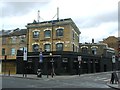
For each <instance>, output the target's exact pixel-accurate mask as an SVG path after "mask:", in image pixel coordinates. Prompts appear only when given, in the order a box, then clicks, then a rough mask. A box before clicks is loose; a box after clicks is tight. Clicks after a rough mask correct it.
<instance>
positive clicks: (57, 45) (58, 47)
mask: <svg viewBox="0 0 120 90" xmlns="http://www.w3.org/2000/svg"><path fill="white" fill-rule="evenodd" d="M56 51H63V43H57V44H56Z"/></svg>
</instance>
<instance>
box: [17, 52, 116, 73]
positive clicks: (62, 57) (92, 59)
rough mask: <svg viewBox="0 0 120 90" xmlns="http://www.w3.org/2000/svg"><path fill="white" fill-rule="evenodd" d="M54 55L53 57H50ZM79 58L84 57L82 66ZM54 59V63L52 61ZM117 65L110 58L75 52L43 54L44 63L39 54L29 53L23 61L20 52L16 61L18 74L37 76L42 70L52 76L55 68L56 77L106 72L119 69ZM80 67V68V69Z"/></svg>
mask: <svg viewBox="0 0 120 90" xmlns="http://www.w3.org/2000/svg"><path fill="white" fill-rule="evenodd" d="M50 53H52V56H51V55H50ZM78 56H81V57H82V61H81V64H79V62H78ZM52 59H53V61H52ZM116 65H117V63H115V64H112V60H111V58H109V57H103V56H93V55H82V54H79V53H73V52H43V62H42V63H40V62H39V53H37V52H36V53H33V52H29V53H28V60H27V61H23V52H22V51H18V54H17V60H16V73H18V74H19V73H23V72H24V73H25V72H26V73H29V74H36V73H37V70H38V68H41V70H42V73H43V74H51V71H52V70H53V68H54V72H55V74H56V75H65V74H69V75H72V74H78V73H79V72H80V73H81V74H84V73H96V72H106V71H112V70H113V69H117V67H116ZM79 66H80V68H79Z"/></svg>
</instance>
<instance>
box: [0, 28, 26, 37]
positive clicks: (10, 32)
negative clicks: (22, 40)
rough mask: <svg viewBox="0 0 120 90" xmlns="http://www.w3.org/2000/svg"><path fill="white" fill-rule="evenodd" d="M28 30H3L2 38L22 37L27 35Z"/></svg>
mask: <svg viewBox="0 0 120 90" xmlns="http://www.w3.org/2000/svg"><path fill="white" fill-rule="evenodd" d="M26 34H27V29H19V28H17V29H14V30H2V31H0V36H20V35H26Z"/></svg>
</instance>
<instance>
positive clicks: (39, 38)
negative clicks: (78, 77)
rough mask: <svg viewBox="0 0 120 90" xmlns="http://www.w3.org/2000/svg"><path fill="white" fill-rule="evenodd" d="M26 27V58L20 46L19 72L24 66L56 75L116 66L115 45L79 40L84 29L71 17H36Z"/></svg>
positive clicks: (33, 72) (100, 69)
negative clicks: (81, 30)
mask: <svg viewBox="0 0 120 90" xmlns="http://www.w3.org/2000/svg"><path fill="white" fill-rule="evenodd" d="M26 27H27V34H26V36H27V48H28V51H27V53H28V54H27V60H26V61H24V60H23V58H24V57H23V56H24V55H23V52H24V51H21V50H18V52H17V60H16V62H17V70H16V73H23V71H24V68H25V67H26V68H27V70H26V72H27V73H28V74H36V73H37V70H38V68H40V69H41V70H42V73H43V74H51V72H53V71H54V73H55V74H56V75H65V74H70V75H72V74H79V73H80V74H84V73H96V72H104V71H111V70H113V68H115V67H113V64H112V55H114V49H112V48H109V47H108V46H107V45H106V44H101V43H94V39H92V43H87V44H86V43H85V44H81V43H79V42H80V41H79V37H80V34H81V32H80V31H79V29H78V27H77V26H76V24H75V23H74V22H73V20H72V19H71V18H68V19H60V20H51V21H45V22H36V21H34V22H33V23H28V24H27V25H26ZM40 50H41V51H40ZM40 52H42V61H41V62H40ZM114 66H115V65H114ZM79 71H80V72H79Z"/></svg>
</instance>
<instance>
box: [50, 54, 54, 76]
mask: <svg viewBox="0 0 120 90" xmlns="http://www.w3.org/2000/svg"><path fill="white" fill-rule="evenodd" d="M50 56H51V57H52V53H50ZM51 66H52V68H51V76H52V78H53V76H54V60H53V57H52V60H51Z"/></svg>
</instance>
